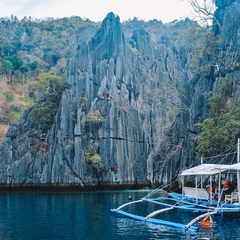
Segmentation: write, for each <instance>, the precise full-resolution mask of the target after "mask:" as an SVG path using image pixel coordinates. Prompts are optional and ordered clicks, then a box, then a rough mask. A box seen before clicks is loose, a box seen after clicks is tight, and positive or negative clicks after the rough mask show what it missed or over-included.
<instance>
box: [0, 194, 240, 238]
mask: <svg viewBox="0 0 240 240" xmlns="http://www.w3.org/2000/svg"><path fill="white" fill-rule="evenodd" d="M146 194H147V193H146V192H141V191H111V192H84V193H83V192H76V191H75V192H43V191H38V192H2V193H0V240H18V239H21V240H30V239H31V240H38V239H39V240H40V239H41V240H43V239H49V240H50V239H54V240H55V239H71V240H75V239H84V240H85V239H86V240H100V239H103V240H110V239H111V240H118V239H119V240H120V239H137V240H143V239H201V238H210V239H218V240H221V239H239V240H240V219H236V218H231V217H222V216H217V217H216V216H215V217H214V219H213V220H214V223H213V227H212V228H211V229H207V230H206V229H203V228H201V227H200V224H199V223H196V225H197V226H199V227H200V228H199V231H198V232H197V233H188V232H185V231H183V230H178V229H175V228H169V227H165V226H158V225H153V224H148V223H143V222H139V221H135V220H131V219H127V218H124V217H122V216H120V215H117V214H114V213H112V212H111V211H110V209H112V208H116V207H118V206H119V205H121V204H123V203H125V202H127V201H128V198H129V196H131V197H132V198H133V200H137V199H138V198H141V197H144V196H145V195H146ZM156 209H157V208H156V206H154V205H152V204H143V205H142V204H141V203H140V204H139V203H138V204H134V205H131V206H128V207H126V208H124V210H131V211H132V212H135V213H138V214H145V215H147V214H148V213H149V211H153V210H156ZM195 216H197V214H195V215H194V214H190V213H183V212H179V211H176V210H173V211H170V212H164V213H161V214H160V216H158V217H160V218H164V219H168V220H172V221H174V222H182V223H188V222H190V221H191V220H192V219H193V218H194V217H195Z"/></svg>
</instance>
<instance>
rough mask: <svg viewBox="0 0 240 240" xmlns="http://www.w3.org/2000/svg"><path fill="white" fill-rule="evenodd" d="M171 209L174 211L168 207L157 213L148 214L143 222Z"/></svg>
mask: <svg viewBox="0 0 240 240" xmlns="http://www.w3.org/2000/svg"><path fill="white" fill-rule="evenodd" d="M172 209H174V208H173V207H169V208H163V209H160V210H157V211H155V212H152V213H150V214H148V215H147V216H146V217H145V218H144V220H145V221H146V220H147V219H149V218H150V217H153V216H155V215H157V214H159V213H162V212H166V211H169V210H172Z"/></svg>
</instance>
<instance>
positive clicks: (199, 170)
mask: <svg viewBox="0 0 240 240" xmlns="http://www.w3.org/2000/svg"><path fill="white" fill-rule="evenodd" d="M227 170H240V163H237V164H233V165H225V164H202V165H198V166H196V167H192V168H189V169H187V170H184V171H183V172H182V173H181V176H190V175H215V174H218V173H220V172H225V171H227Z"/></svg>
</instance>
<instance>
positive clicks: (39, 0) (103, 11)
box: [0, 0, 192, 23]
mask: <svg viewBox="0 0 240 240" xmlns="http://www.w3.org/2000/svg"><path fill="white" fill-rule="evenodd" d="M109 12H113V13H115V14H117V15H118V16H119V17H120V20H121V21H125V20H129V19H133V18H134V17H136V18H138V19H139V20H145V21H148V20H152V19H157V20H161V21H162V22H164V23H167V22H171V21H173V20H176V19H177V20H180V19H184V18H186V17H190V18H191V15H192V9H191V6H190V4H189V3H188V1H187V0H0V17H10V16H11V14H12V15H14V16H17V17H18V18H19V19H22V18H23V17H24V16H26V17H29V16H31V17H33V18H39V19H40V18H46V17H54V18H61V17H70V16H79V17H81V18H83V19H85V18H88V19H90V20H91V21H102V20H103V19H104V18H105V17H106V15H107V14H108V13H109Z"/></svg>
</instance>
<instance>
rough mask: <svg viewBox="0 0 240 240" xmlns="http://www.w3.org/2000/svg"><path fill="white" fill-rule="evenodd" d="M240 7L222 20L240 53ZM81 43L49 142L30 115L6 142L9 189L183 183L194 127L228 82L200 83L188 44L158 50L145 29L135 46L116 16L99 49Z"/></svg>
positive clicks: (203, 79)
mask: <svg viewBox="0 0 240 240" xmlns="http://www.w3.org/2000/svg"><path fill="white" fill-rule="evenodd" d="M224 2H225V3H224V4H226V5H229V4H230V3H231V1H230V2H229V1H224ZM222 4H223V1H221V3H220V1H219V3H218V6H220V5H221V6H222ZM235 8H237V9H238V11H239V9H240V8H239V6H238V3H237V2H234V3H232V4H231V5H229V6H228V7H227V8H226V9H227V11H228V12H225V14H224V17H223V18H222V32H221V34H222V36H223V37H224V39H225V43H224V47H226V46H227V44H228V43H229V42H232V41H234V44H235V45H239V43H238V42H237V39H239V38H238V36H236V35H234V33H231V34H233V35H234V36H236V38H235V40H230V39H229V38H228V36H227V35H228V32H229V29H228V27H229V25H228V24H234V23H231V22H230V21H228V17H227V16H229V14H230V13H231V11H235V13H236V11H237V10H236V9H235ZM238 16H240V14H239V15H238ZM221 17H222V16H221ZM235 18H238V17H237V16H236V14H235ZM235 20H236V19H232V21H235ZM237 21H238V19H237ZM234 27H236V28H238V27H237V25H234ZM225 34H226V35H225ZM78 45H79V46H78V51H77V52H76V54H75V56H73V57H72V58H71V59H70V60H69V63H68V74H67V83H68V88H67V89H66V91H65V92H64V94H63V96H62V100H61V104H60V107H59V111H58V113H57V115H56V117H55V121H54V124H53V126H52V129H51V130H50V131H49V133H48V135H47V137H46V139H45V140H44V141H42V140H41V132H40V131H39V130H37V128H36V126H35V127H33V126H32V125H31V122H30V121H29V119H28V111H26V112H25V114H24V116H23V118H22V119H21V120H20V121H19V122H18V123H17V124H16V125H15V126H12V127H11V128H10V129H9V131H8V133H7V134H6V135H5V138H4V143H3V144H2V145H1V149H0V150H1V153H2V154H1V156H0V164H1V168H0V169H1V170H0V171H1V172H0V183H1V184H2V185H4V186H10V185H11V186H15V185H16V186H29V185H30V186H32V185H33V186H36V185H39V186H42V185H43V186H44V185H56V186H70V185H78V186H89V185H97V184H106V185H117V184H118V185H119V184H120V185H121V184H134V183H143V184H148V183H151V184H152V185H158V184H163V183H169V182H171V181H172V180H176V179H177V175H178V173H179V172H180V171H181V170H182V169H184V168H186V167H187V166H189V165H191V164H192V163H193V162H194V161H196V160H197V159H196V156H195V155H194V149H195V142H194V137H195V136H196V134H197V133H198V132H199V129H198V128H197V127H195V124H196V123H197V122H200V121H202V120H203V119H204V118H206V116H207V99H208V97H209V95H210V92H212V91H214V89H215V88H216V86H217V85H218V84H219V82H220V81H221V76H215V75H214V74H213V75H212V76H211V77H208V76H206V75H205V76H203V75H193V73H192V72H191V70H190V64H189V61H190V58H191V53H190V52H189V49H188V47H187V46H186V45H184V44H182V45H181V44H180V43H175V44H173V41H172V42H169V41H162V40H161V41H159V42H158V44H155V45H153V44H152V43H151V39H150V35H149V34H148V32H147V31H146V30H144V29H142V28H140V29H136V30H135V31H134V32H133V34H132V37H131V39H130V41H129V42H127V40H126V38H125V35H124V32H123V30H122V25H121V23H120V19H119V17H118V16H115V15H114V14H113V13H109V14H108V15H107V17H106V18H105V19H104V21H103V22H102V27H101V29H100V30H99V32H98V33H97V34H96V35H95V37H94V38H93V39H92V40H91V41H90V42H85V41H84V39H83V38H79V43H78ZM232 50H233V49H232V48H231V51H232ZM235 50H236V51H238V50H237V49H235ZM224 52H225V50H224V49H223V51H222V54H223V53H224ZM228 54H230V50H229V52H228ZM223 58H224V56H223ZM219 64H221V62H220V61H219ZM224 71H225V70H224ZM225 74H227V73H226V71H225ZM209 76H210V75H209Z"/></svg>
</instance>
